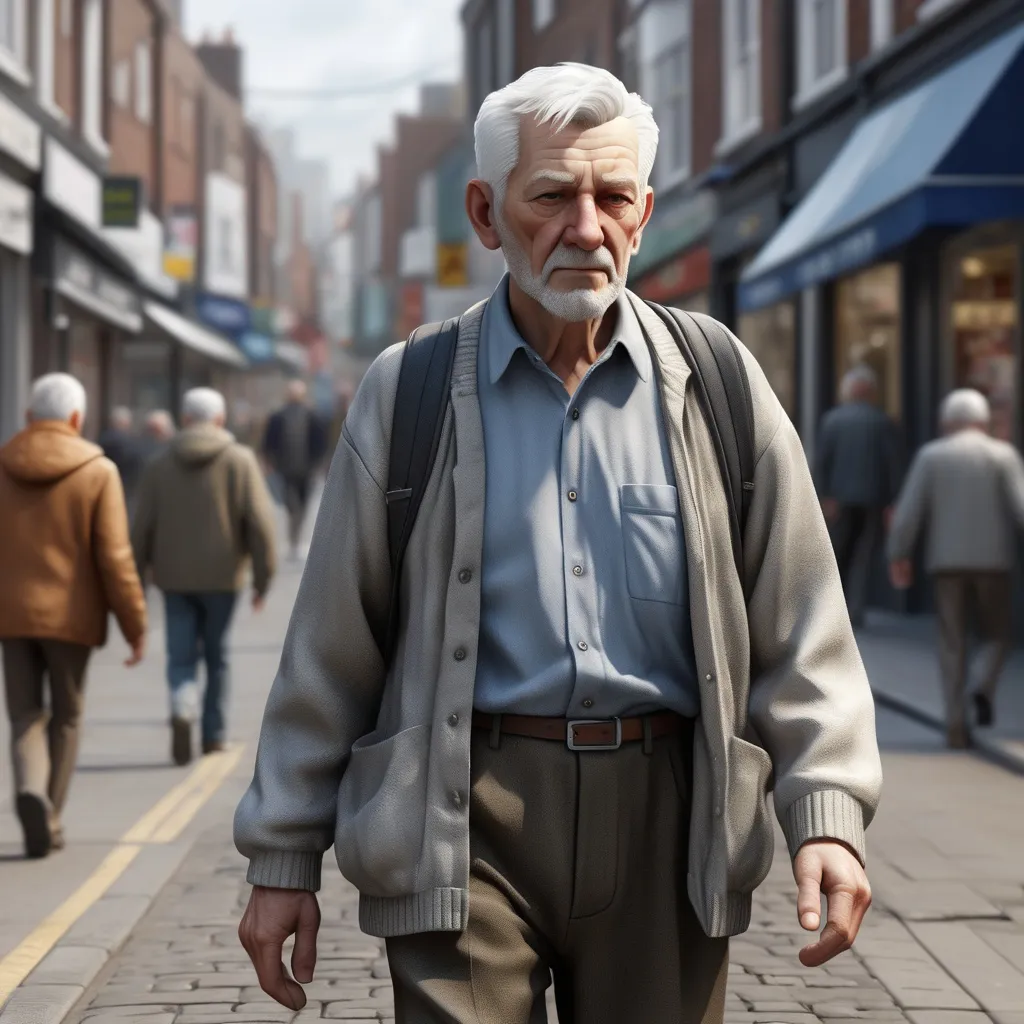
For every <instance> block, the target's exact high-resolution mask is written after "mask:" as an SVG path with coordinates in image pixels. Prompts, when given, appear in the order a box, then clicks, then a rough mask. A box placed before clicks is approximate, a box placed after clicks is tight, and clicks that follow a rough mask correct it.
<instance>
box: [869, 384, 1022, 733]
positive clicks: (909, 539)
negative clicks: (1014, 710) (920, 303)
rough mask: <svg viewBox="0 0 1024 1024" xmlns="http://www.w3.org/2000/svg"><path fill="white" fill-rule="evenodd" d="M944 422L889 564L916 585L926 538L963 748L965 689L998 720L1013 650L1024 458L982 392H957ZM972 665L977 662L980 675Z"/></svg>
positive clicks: (905, 502)
mask: <svg viewBox="0 0 1024 1024" xmlns="http://www.w3.org/2000/svg"><path fill="white" fill-rule="evenodd" d="M941 420H942V427H943V432H944V435H945V436H944V437H942V438H939V439H938V440H935V441H932V442H930V443H929V444H926V445H925V446H924V447H923V448H922V449H921V450H920V451H919V452H918V453H917V456H916V457H915V458H914V461H913V463H912V464H911V467H910V472H909V474H908V476H907V482H906V485H905V486H904V488H903V492H902V493H901V495H900V498H899V503H898V504H897V506H896V512H895V516H894V519H893V525H892V533H891V534H890V537H889V561H890V574H891V577H892V582H893V585H894V586H896V587H899V588H906V587H909V586H910V585H911V584H912V583H913V556H914V552H915V548H916V547H917V544H918V542H919V541H923V545H924V552H925V555H924V560H925V567H926V571H927V572H928V573H929V575H930V576H931V577H932V583H933V586H934V588H935V605H936V610H937V612H938V621H939V667H940V670H941V675H942V686H943V695H944V698H945V704H946V728H947V739H948V742H949V745H950V746H951V747H954V748H961V747H964V746H966V745H967V742H968V729H967V716H966V707H965V701H966V698H967V690H968V688H969V689H970V690H971V700H972V703H973V705H974V710H975V720H976V722H977V724H978V725H979V726H987V725H991V724H992V721H993V702H994V700H995V695H996V687H997V686H998V683H999V676H1000V673H1001V672H1002V669H1003V666H1004V664H1005V663H1006V659H1007V656H1008V655H1009V653H1010V645H1011V643H1012V639H1013V635H1012V625H1013V620H1012V614H1013V567H1014V563H1015V561H1016V552H1017V537H1016V533H1017V531H1018V530H1020V529H1024V461H1022V460H1021V456H1020V453H1019V452H1018V451H1017V449H1016V448H1014V447H1013V445H1011V444H1009V443H1007V442H1006V441H1000V440H998V439H997V438H994V437H992V436H990V434H989V432H988V431H989V427H990V424H991V412H990V409H989V404H988V400H987V399H986V398H985V396H984V395H982V394H981V393H980V392H979V391H975V390H973V389H971V388H961V389H958V390H956V391H953V392H952V393H950V394H949V395H948V396H947V397H946V399H945V401H944V402H943V405H942V410H941ZM972 626H973V627H974V628H975V630H976V631H977V633H978V634H979V636H980V638H981V640H982V645H981V649H980V651H979V652H978V658H977V663H976V664H975V665H971V663H970V662H971V659H969V657H968V654H969V649H970V645H969V642H968V641H969V636H970V631H971V627H972ZM970 668H974V669H976V677H975V678H973V679H971V678H970V677H971V675H972V673H971V672H970V671H969V669H970ZM969 682H970V683H971V685H970V687H968V683H969Z"/></svg>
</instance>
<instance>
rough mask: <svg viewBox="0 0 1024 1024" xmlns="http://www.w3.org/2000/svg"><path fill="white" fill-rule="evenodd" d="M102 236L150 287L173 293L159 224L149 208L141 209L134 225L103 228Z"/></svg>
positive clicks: (166, 293) (168, 296) (161, 229)
mask: <svg viewBox="0 0 1024 1024" xmlns="http://www.w3.org/2000/svg"><path fill="white" fill-rule="evenodd" d="M103 237H104V238H106V239H107V241H108V242H110V244H111V245H113V246H114V247H115V248H116V249H118V250H120V251H121V253H122V254H123V255H124V257H125V259H127V260H128V262H129V263H131V264H132V266H133V267H135V269H136V271H137V272H138V275H139V277H140V278H141V279H142V280H143V281H144V282H145V283H146V284H147V285H148V286H149V287H150V288H152V289H153V291H155V292H158V293H159V294H160V295H163V296H165V297H167V298H174V297H175V296H176V295H177V293H178V286H177V282H176V281H175V280H174V279H173V278H171V277H169V276H168V275H167V274H165V273H164V269H163V259H162V256H163V242H164V230H163V225H161V223H160V220H159V218H157V217H156V216H155V215H154V214H152V213H150V211H149V210H143V211H142V213H141V215H140V217H139V222H138V225H137V226H136V227H134V228H128V227H123V228H120V227H119V228H104V229H103Z"/></svg>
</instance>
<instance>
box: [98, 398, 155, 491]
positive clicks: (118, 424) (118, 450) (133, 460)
mask: <svg viewBox="0 0 1024 1024" xmlns="http://www.w3.org/2000/svg"><path fill="white" fill-rule="evenodd" d="M134 422H135V421H134V417H133V416H132V411H131V409H129V408H127V407H126V406H123V405H118V406H115V407H114V408H113V409H111V410H110V419H109V422H108V424H107V428H106V429H105V430H104V431H103V432H102V433H101V434H100V436H99V442H98V443H99V446H100V447H101V448H102V449H103V454H104V455H106V457H107V458H108V459H110V461H111V462H112V463H113V464H114V465H115V466H117V471H118V473H120V474H121V486H122V487H123V488H124V493H125V499H126V500H127V502H128V507H129V509H130V508H132V506H133V505H134V502H135V490H136V488H137V487H138V483H139V476H140V474H141V473H142V466H143V462H144V456H143V450H142V444H141V438H139V437H137V436H136V434H135V432H134V429H133V428H134Z"/></svg>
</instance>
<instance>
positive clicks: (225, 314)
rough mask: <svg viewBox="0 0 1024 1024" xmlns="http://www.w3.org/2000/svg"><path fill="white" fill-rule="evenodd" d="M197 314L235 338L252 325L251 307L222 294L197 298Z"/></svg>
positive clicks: (216, 328)
mask: <svg viewBox="0 0 1024 1024" xmlns="http://www.w3.org/2000/svg"><path fill="white" fill-rule="evenodd" d="M196 315H197V316H198V317H199V319H200V320H202V321H203V323H205V324H208V325H209V326H210V327H212V328H214V330H217V331H220V332H221V334H226V335H227V336H228V337H229V338H234V339H235V340H238V339H240V338H241V337H242V335H243V334H245V333H246V332H247V331H249V330H250V329H251V326H252V320H251V318H250V316H249V307H248V306H247V305H246V304H245V303H244V302H238V301H237V300H236V299H229V298H225V297H224V296H222V295H200V296H199V297H198V298H197V299H196Z"/></svg>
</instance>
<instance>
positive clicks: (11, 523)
mask: <svg viewBox="0 0 1024 1024" xmlns="http://www.w3.org/2000/svg"><path fill="white" fill-rule="evenodd" d="M85 404H86V403H85V389H84V388H83V387H82V385H81V384H80V383H79V382H78V381H77V380H75V378H74V377H70V376H68V375H67V374H63V373H54V374H49V375H48V376H45V377H41V378H40V379H39V380H37V381H36V383H35V385H34V386H33V388H32V398H31V404H30V407H29V413H28V427H27V428H26V429H25V430H23V431H22V432H21V433H20V434H18V435H16V436H15V437H14V438H12V440H11V441H9V442H8V443H7V445H6V446H5V447H4V448H3V449H0V640H2V642H3V662H4V687H5V692H6V697H7V713H8V715H9V716H10V720H11V733H12V736H11V738H12V742H13V745H14V751H13V754H14V757H13V760H14V784H15V787H16V790H17V795H16V808H17V812H18V817H19V819H20V820H21V826H22V830H23V832H24V837H25V851H26V853H27V854H28V856H29V857H45V856H46V855H47V854H48V853H49V852H50V850H51V849H60V848H61V847H63V845H64V833H63V828H62V826H61V812H62V811H63V809H64V804H65V802H66V800H67V795H68V788H69V786H70V785H71V776H72V775H73V773H74V770H75V760H76V758H77V754H78V734H79V724H80V721H81V717H82V705H83V701H84V697H85V677H86V667H87V666H88V663H89V656H90V654H91V652H92V648H94V647H102V646H103V645H104V644H105V643H106V639H107V618H108V614H109V612H110V611H113V612H114V615H115V616H116V618H117V622H118V625H119V626H120V628H121V632H122V633H123V634H124V638H125V639H126V640H127V641H128V644H129V646H130V647H131V648H132V655H131V657H130V658H129V660H128V662H127V664H129V665H135V664H137V663H138V662H139V661H140V660H141V659H142V656H143V652H144V650H145V642H146V604H145V600H144V598H143V593H142V587H141V585H140V583H139V577H138V575H137V573H136V571H135V563H134V561H133V559H132V552H131V547H130V545H129V543H128V520H127V516H126V514H125V502H124V493H123V491H122V489H121V481H120V478H119V477H118V473H117V470H116V468H115V467H114V465H113V463H111V462H110V461H109V460H108V459H106V458H104V457H103V451H102V449H101V448H100V447H99V446H98V445H95V444H91V443H90V442H88V441H86V440H84V439H83V438H82V437H81V436H80V434H81V430H82V423H83V422H84V420H85V411H86V408H85ZM47 690H49V701H47V700H46V691H47Z"/></svg>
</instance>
